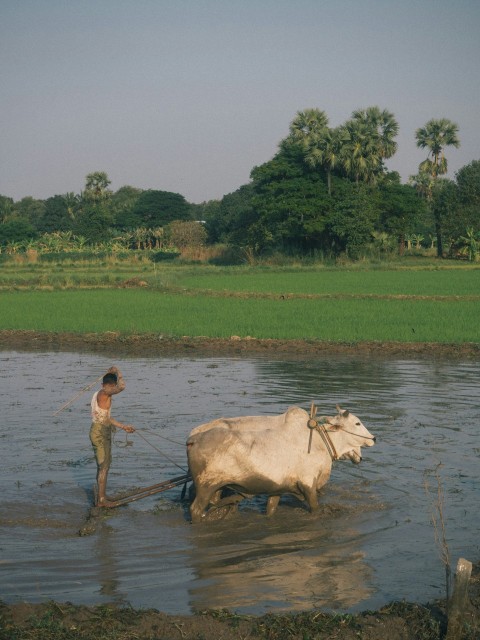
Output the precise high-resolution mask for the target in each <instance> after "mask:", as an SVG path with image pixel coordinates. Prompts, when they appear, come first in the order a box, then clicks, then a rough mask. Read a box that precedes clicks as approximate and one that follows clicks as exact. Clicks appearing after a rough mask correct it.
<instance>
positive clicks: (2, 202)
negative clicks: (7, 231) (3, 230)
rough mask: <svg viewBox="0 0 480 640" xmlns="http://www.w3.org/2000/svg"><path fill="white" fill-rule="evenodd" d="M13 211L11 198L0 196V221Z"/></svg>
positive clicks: (3, 220)
mask: <svg viewBox="0 0 480 640" xmlns="http://www.w3.org/2000/svg"><path fill="white" fill-rule="evenodd" d="M14 211H15V206H14V202H13V198H9V197H8V196H0V222H5V221H6V220H8V218H9V217H10V216H11V215H12V214H13V212H14Z"/></svg>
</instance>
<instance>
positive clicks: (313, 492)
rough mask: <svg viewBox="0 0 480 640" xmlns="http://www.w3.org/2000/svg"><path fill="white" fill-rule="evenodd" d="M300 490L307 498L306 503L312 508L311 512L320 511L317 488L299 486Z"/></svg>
mask: <svg viewBox="0 0 480 640" xmlns="http://www.w3.org/2000/svg"><path fill="white" fill-rule="evenodd" d="M298 488H299V489H300V491H301V493H302V495H303V497H304V498H305V501H306V503H307V504H308V506H309V507H310V511H312V512H313V511H316V510H317V509H318V497H317V488H316V486H312V487H309V486H307V485H304V484H299V485H298Z"/></svg>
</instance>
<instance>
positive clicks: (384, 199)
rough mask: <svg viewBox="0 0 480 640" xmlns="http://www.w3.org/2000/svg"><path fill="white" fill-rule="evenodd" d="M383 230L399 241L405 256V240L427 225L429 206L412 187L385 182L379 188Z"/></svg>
mask: <svg viewBox="0 0 480 640" xmlns="http://www.w3.org/2000/svg"><path fill="white" fill-rule="evenodd" d="M379 195H380V206H381V210H382V213H381V217H380V223H381V225H382V228H383V229H385V231H387V232H388V233H389V234H393V235H394V236H395V238H396V239H397V243H398V251H399V254H400V255H403V253H404V251H405V238H406V236H407V235H409V234H412V233H414V232H415V231H416V230H417V229H418V228H419V227H422V226H423V225H424V224H425V219H426V216H427V206H426V203H425V200H423V199H422V198H420V196H419V194H418V193H417V191H416V189H415V188H414V187H413V186H412V185H408V184H400V181H399V180H398V181H391V180H390V181H385V182H384V183H382V184H381V186H380V187H379Z"/></svg>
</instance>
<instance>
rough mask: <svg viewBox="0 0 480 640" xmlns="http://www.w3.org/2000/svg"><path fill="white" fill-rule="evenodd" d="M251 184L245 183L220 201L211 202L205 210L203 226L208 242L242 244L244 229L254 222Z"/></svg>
mask: <svg viewBox="0 0 480 640" xmlns="http://www.w3.org/2000/svg"><path fill="white" fill-rule="evenodd" d="M252 198H253V186H252V184H246V185H243V186H241V187H240V188H239V189H237V190H236V191H234V192H233V193H228V194H227V195H225V196H223V198H222V199H221V201H218V202H211V203H209V206H208V207H207V208H206V210H205V228H206V231H207V234H208V240H209V242H222V243H232V244H242V242H241V239H242V236H243V235H244V233H245V230H246V229H247V228H248V227H249V226H250V224H252V223H253V222H255V220H256V216H255V214H254V212H253V209H252Z"/></svg>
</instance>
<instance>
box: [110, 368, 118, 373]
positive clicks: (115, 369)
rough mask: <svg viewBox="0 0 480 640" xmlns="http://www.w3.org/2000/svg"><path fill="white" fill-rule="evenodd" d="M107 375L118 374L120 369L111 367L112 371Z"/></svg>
mask: <svg viewBox="0 0 480 640" xmlns="http://www.w3.org/2000/svg"><path fill="white" fill-rule="evenodd" d="M107 373H115V374H117V373H118V368H117V367H110V369H109V370H108V371H107Z"/></svg>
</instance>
